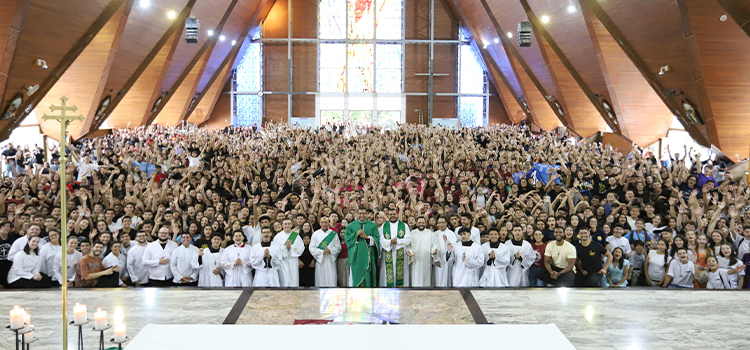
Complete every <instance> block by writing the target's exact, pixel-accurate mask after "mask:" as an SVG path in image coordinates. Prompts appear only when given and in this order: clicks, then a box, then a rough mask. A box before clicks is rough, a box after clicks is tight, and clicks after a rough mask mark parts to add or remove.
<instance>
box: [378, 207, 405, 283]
mask: <svg viewBox="0 0 750 350" xmlns="http://www.w3.org/2000/svg"><path fill="white" fill-rule="evenodd" d="M404 235H406V228H405V227H404V222H403V221H399V222H398V235H397V237H398V238H399V239H402V238H404ZM383 236H384V237H385V239H387V240H389V241H390V240H391V223H390V221H389V222H386V223H384V224H383ZM391 247H393V246H391ZM385 278H386V286H387V287H403V286H404V248H401V249H399V250H398V251H396V285H395V286H394V284H393V248H391V251H386V252H385Z"/></svg>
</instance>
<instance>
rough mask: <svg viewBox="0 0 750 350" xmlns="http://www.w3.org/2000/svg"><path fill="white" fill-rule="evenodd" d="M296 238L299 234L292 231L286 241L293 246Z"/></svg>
mask: <svg viewBox="0 0 750 350" xmlns="http://www.w3.org/2000/svg"><path fill="white" fill-rule="evenodd" d="M297 236H299V233H297V232H294V231H292V233H290V234H289V238H287V239H286V240H287V241H289V242H290V243H292V244H294V241H296V240H297Z"/></svg>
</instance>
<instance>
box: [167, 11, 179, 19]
mask: <svg viewBox="0 0 750 350" xmlns="http://www.w3.org/2000/svg"><path fill="white" fill-rule="evenodd" d="M175 17H177V13H176V12H174V11H169V12H167V18H169V19H175Z"/></svg>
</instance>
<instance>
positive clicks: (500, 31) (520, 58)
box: [479, 0, 572, 129]
mask: <svg viewBox="0 0 750 350" xmlns="http://www.w3.org/2000/svg"><path fill="white" fill-rule="evenodd" d="M479 1H480V2H481V3H482V7H484V10H485V12H487V16H489V17H490V21H492V25H493V26H494V27H495V32H496V34H497V36H498V37H499V38H500V40H502V42H503V47H505V48H506V50H508V52H509V53H510V54H512V55H513V57H515V58H516V60H517V61H518V63H519V65H520V66H521V68H522V69H523V70H524V72H526V75H528V77H529V78H530V79H531V82H532V83H533V84H534V86H535V87H536V88H537V90H539V92H540V93H541V94H542V96H550V94H549V93H547V90H545V89H544V86H542V84H541V83H540V82H539V79H537V78H536V75H534V72H533V71H532V70H531V67H529V65H528V64H526V61H525V60H524V59H523V56H521V54H520V53H519V52H518V50H516V48H515V46H513V43H511V42H510V39H508V37H507V36H506V35H505V31H504V30H503V28H502V27H500V23H498V21H497V19H496V18H495V15H494V14H492V9H490V6H489V5H488V4H487V0H479ZM545 101H547V104H549V108H550V109H551V110H552V111H553V113H555V115H556V116H557V118H558V119H560V122H561V123H562V124H563V125H565V126H566V127H569V128H571V129H572V127H571V125H569V124H568V121H567V120H566V119H565V118H564V117H562V116H560V114H558V113H557V112H556V109H557V108H556V106H555V105H554V104H553V103H552V101H550V100H548V99H546V98H545ZM526 103H527V104H528V103H529V101H526Z"/></svg>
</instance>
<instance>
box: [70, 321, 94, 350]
mask: <svg viewBox="0 0 750 350" xmlns="http://www.w3.org/2000/svg"><path fill="white" fill-rule="evenodd" d="M89 323H91V320H86V323H81V324H76V323H75V321H70V325H71V326H75V327H78V344H77V345H78V350H83V326H85V325H87V324H89Z"/></svg>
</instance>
